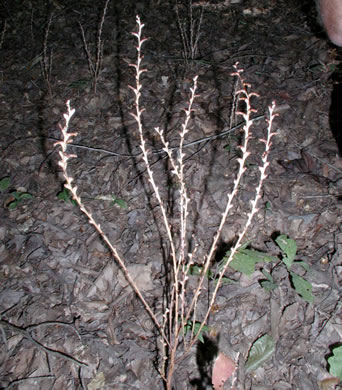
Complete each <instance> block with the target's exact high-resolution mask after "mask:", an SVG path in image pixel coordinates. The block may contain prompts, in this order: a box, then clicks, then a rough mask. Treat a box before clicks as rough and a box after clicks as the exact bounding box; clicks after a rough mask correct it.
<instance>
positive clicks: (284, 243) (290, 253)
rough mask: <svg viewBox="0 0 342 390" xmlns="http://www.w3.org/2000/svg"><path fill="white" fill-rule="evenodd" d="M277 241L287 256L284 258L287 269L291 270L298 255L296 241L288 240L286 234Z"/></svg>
mask: <svg viewBox="0 0 342 390" xmlns="http://www.w3.org/2000/svg"><path fill="white" fill-rule="evenodd" d="M275 241H276V243H277V244H278V246H279V248H280V249H281V250H282V251H283V252H284V254H285V256H283V262H284V263H285V265H286V267H287V269H290V267H291V265H292V263H293V261H294V259H295V257H296V253H297V244H296V241H295V240H292V239H291V238H288V237H287V236H286V235H285V234H282V235H280V236H279V237H277V239H276V240H275Z"/></svg>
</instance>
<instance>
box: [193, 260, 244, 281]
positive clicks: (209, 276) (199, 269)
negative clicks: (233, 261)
mask: <svg viewBox="0 0 342 390" xmlns="http://www.w3.org/2000/svg"><path fill="white" fill-rule="evenodd" d="M202 272H203V266H202V265H198V264H193V265H191V266H190V268H189V272H188V274H189V275H192V276H201V275H202ZM205 276H206V278H207V279H209V280H213V281H214V282H216V281H217V279H216V276H217V274H215V273H214V272H212V271H211V270H208V271H207V272H206V275H205ZM234 283H237V281H236V280H234V279H231V278H227V277H223V278H222V280H221V284H222V285H226V284H234Z"/></svg>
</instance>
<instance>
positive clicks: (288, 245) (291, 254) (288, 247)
mask: <svg viewBox="0 0 342 390" xmlns="http://www.w3.org/2000/svg"><path fill="white" fill-rule="evenodd" d="M275 241H276V243H277V244H278V246H279V248H280V249H281V250H282V252H283V256H282V261H283V263H284V264H285V265H286V268H287V271H288V273H289V277H290V280H291V283H292V285H293V287H294V289H295V290H296V292H297V294H298V295H299V296H300V297H302V298H303V299H304V301H306V302H309V303H312V302H313V301H314V296H313V295H312V285H311V283H310V282H308V281H307V280H305V279H304V278H303V277H301V276H299V275H298V274H297V273H295V272H293V271H292V270H291V268H292V266H293V265H298V266H300V267H302V268H303V269H304V270H305V271H306V272H308V271H309V269H310V267H309V265H308V264H307V263H305V262H304V261H296V262H295V261H294V260H295V257H296V253H297V244H296V242H295V241H294V240H292V239H291V238H288V237H287V236H286V235H284V234H283V235H281V236H279V237H277V239H276V240H275Z"/></svg>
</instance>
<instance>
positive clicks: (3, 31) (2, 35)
mask: <svg viewBox="0 0 342 390" xmlns="http://www.w3.org/2000/svg"><path fill="white" fill-rule="evenodd" d="M6 29H7V20H6V19H5V20H4V24H3V26H2V30H1V36H0V49H1V48H2V45H3V43H4V39H5V33H6Z"/></svg>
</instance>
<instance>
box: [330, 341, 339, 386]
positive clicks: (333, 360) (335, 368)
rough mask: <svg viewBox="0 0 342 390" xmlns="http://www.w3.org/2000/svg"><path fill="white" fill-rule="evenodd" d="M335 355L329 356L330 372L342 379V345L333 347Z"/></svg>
mask: <svg viewBox="0 0 342 390" xmlns="http://www.w3.org/2000/svg"><path fill="white" fill-rule="evenodd" d="M332 353H333V356H330V357H329V358H328V363H329V366H330V367H329V373H330V374H331V375H333V376H336V377H337V378H339V379H340V380H341V381H342V345H340V346H339V347H335V348H333V349H332Z"/></svg>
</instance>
